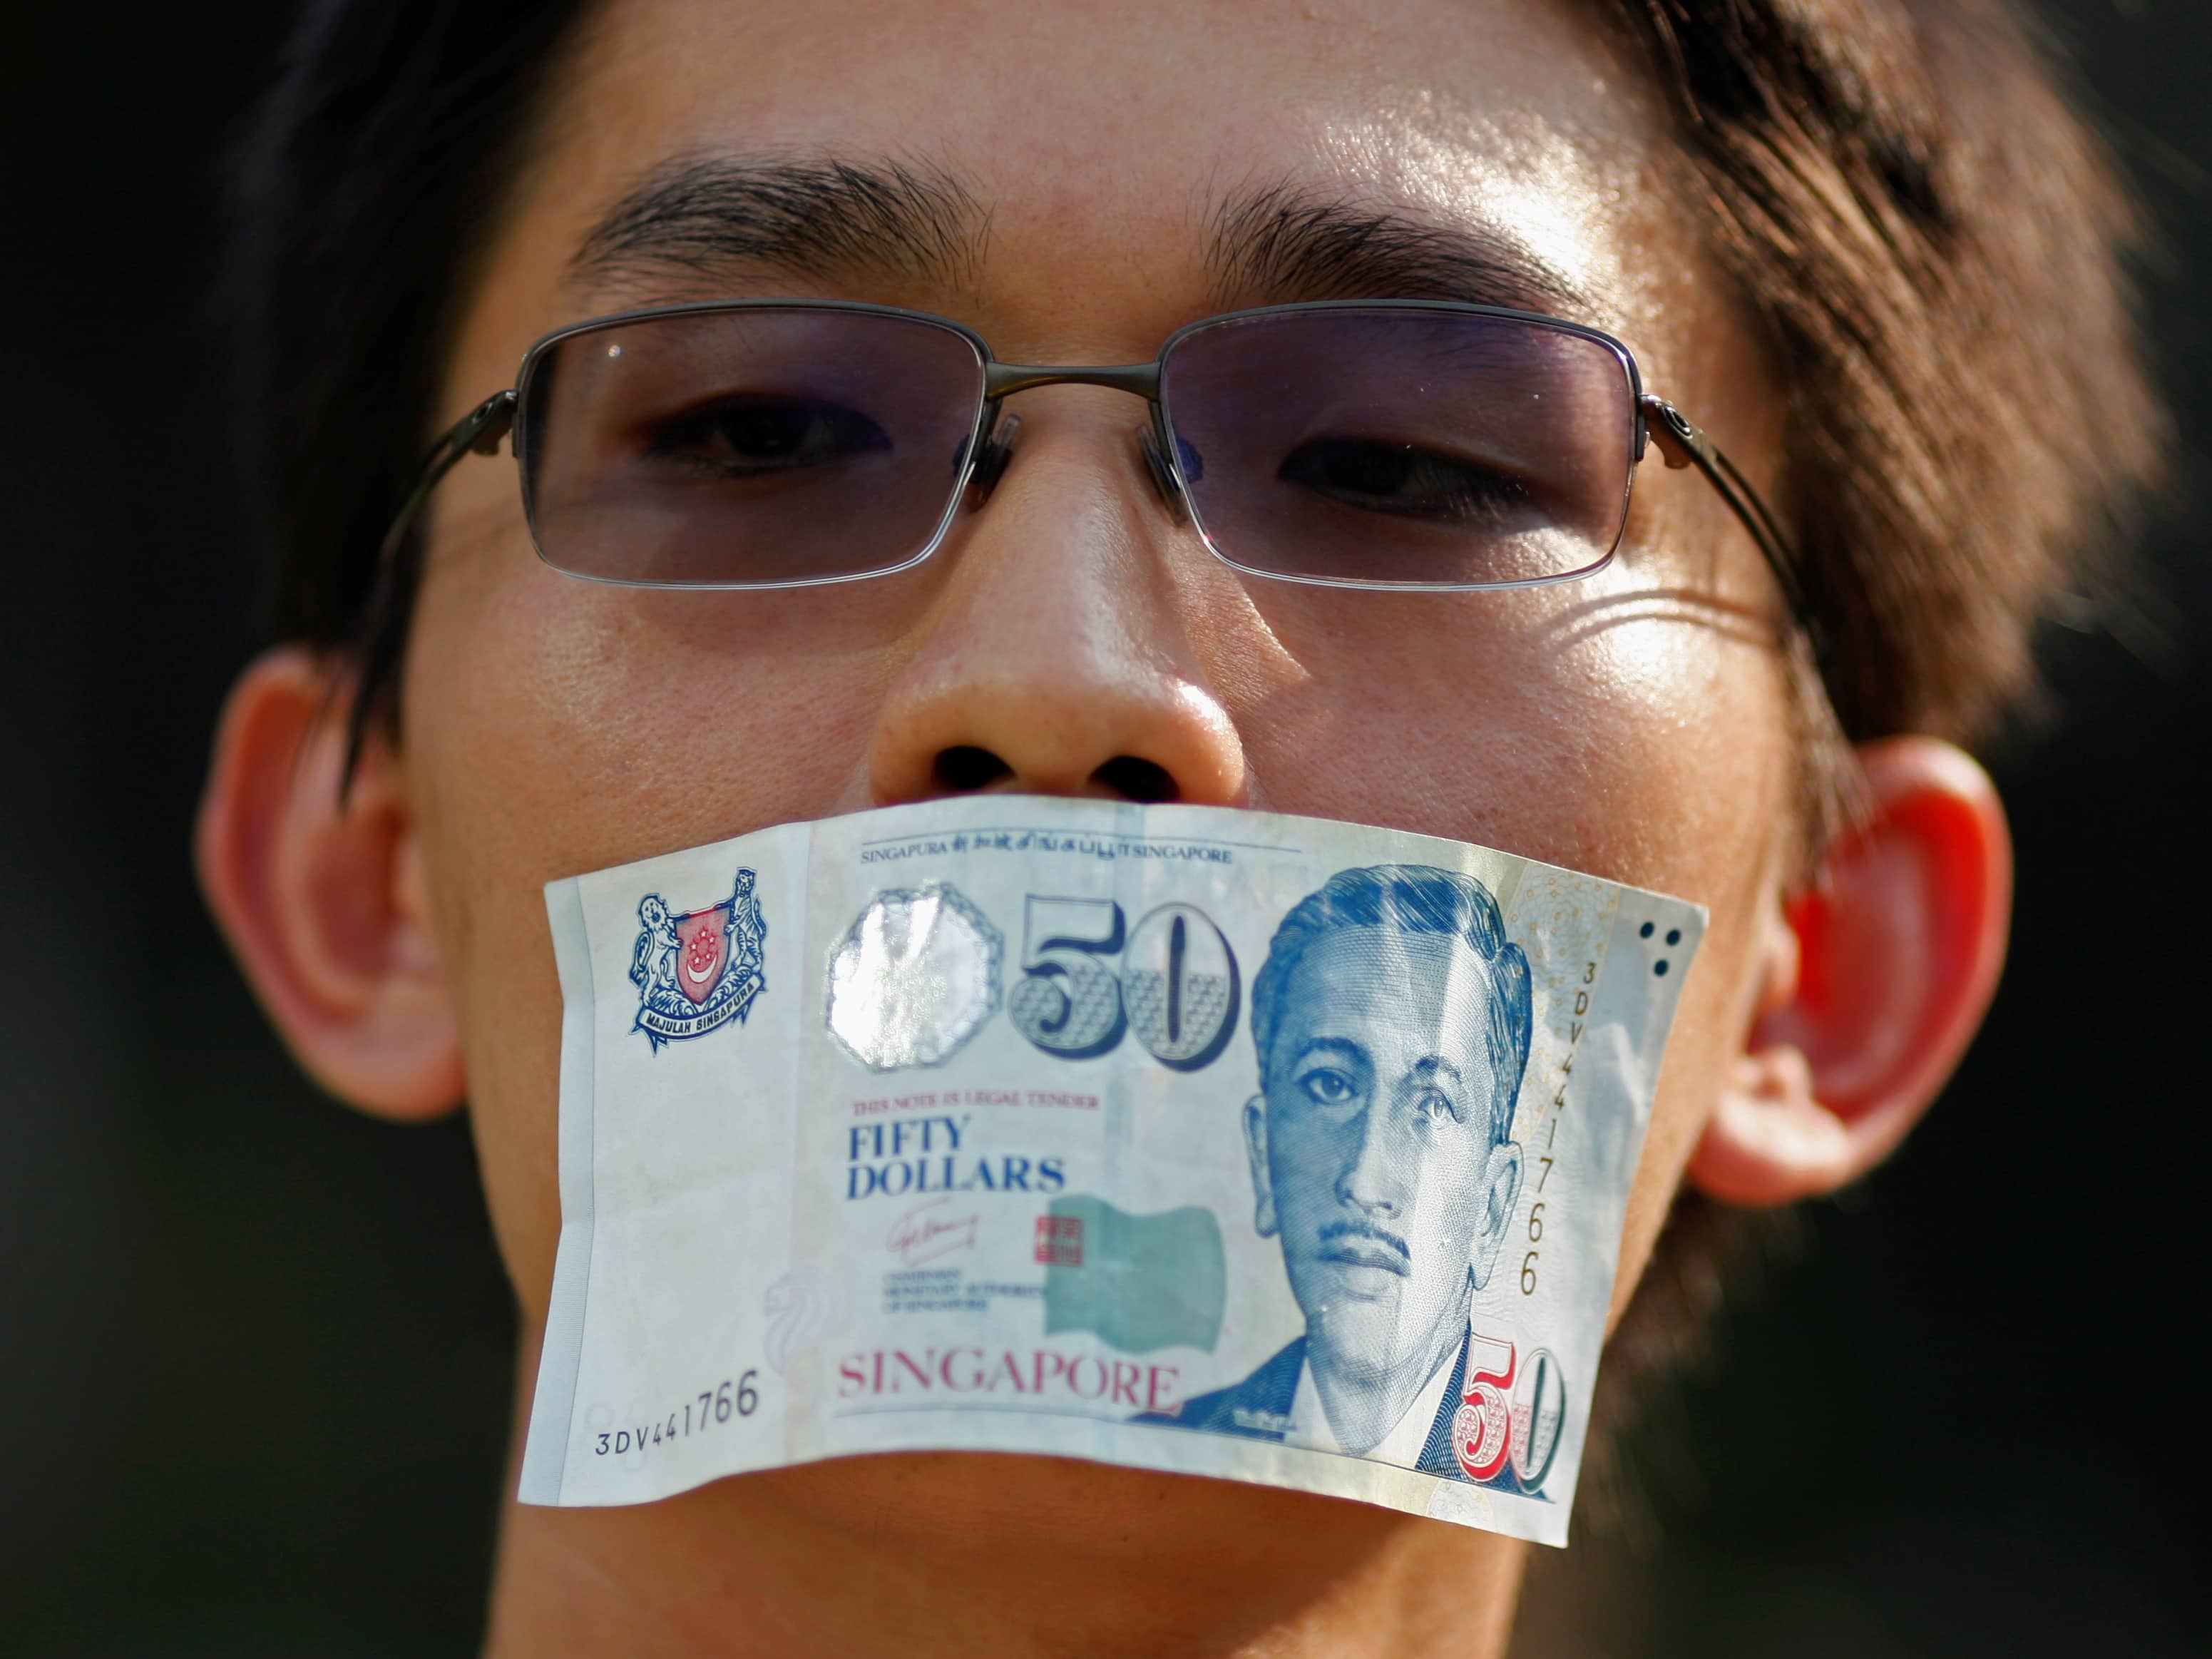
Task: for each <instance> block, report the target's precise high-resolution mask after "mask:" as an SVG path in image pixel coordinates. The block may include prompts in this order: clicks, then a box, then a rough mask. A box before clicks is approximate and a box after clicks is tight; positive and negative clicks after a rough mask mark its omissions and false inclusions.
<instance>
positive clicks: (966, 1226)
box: [884, 1198, 983, 1267]
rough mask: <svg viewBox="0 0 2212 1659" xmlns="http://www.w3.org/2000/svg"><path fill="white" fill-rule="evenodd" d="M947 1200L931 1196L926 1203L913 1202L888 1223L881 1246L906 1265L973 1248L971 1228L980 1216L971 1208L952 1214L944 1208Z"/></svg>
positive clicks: (947, 1202)
mask: <svg viewBox="0 0 2212 1659" xmlns="http://www.w3.org/2000/svg"><path fill="white" fill-rule="evenodd" d="M951 1202H952V1200H951V1199H950V1198H933V1199H932V1200H929V1202H928V1203H927V1204H917V1205H915V1206H914V1208H912V1209H911V1210H908V1212H906V1213H905V1214H904V1215H902V1216H901V1217H900V1218H898V1219H897V1220H896V1221H894V1222H892V1223H891V1226H890V1232H889V1233H888V1234H886V1235H885V1236H884V1249H888V1250H890V1252H891V1253H892V1254H893V1255H896V1256H897V1257H898V1259H899V1262H900V1265H901V1266H902V1267H920V1266H921V1264H922V1263H923V1262H925V1261H939V1260H941V1259H942V1258H943V1257H945V1256H948V1255H951V1254H952V1253H953V1252H954V1251H955V1250H972V1249H975V1230H976V1229H977V1228H978V1227H979V1226H981V1225H982V1220H983V1218H982V1216H981V1214H980V1213H979V1212H976V1211H974V1210H969V1211H968V1212H965V1213H963V1214H953V1213H951V1212H949V1211H948V1210H947V1208H946V1206H948V1205H950V1204H951Z"/></svg>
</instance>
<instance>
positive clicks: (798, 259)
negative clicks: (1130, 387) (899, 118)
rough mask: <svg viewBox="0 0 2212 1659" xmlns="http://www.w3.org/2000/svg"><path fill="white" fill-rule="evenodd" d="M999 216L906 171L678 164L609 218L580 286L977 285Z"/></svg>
mask: <svg viewBox="0 0 2212 1659" xmlns="http://www.w3.org/2000/svg"><path fill="white" fill-rule="evenodd" d="M989 231H990V214H989V213H988V211H987V210H986V209H985V208H984V207H983V205H982V204H981V202H980V201H979V200H978V199H977V198H976V196H975V192H974V191H972V190H970V189H969V186H968V185H966V184H965V183H964V182H963V180H962V179H960V178H959V177H958V176H957V174H955V173H951V172H950V171H949V170H946V169H944V168H940V167H929V166H925V165H921V164H918V163H911V162H905V161H884V162H881V163H876V164H867V165H864V164H860V163H856V162H853V161H841V160H838V159H836V158H834V157H832V158H825V159H820V160H797V159H792V158H776V157H748V156H739V155H696V154H695V155H682V156H678V157H676V158H674V159H672V160H671V161H666V162H664V163H662V164H661V165H660V166H659V167H655V168H654V169H653V171H652V172H650V173H647V174H646V175H645V177H644V178H643V179H641V180H640V181H639V183H638V184H637V185H635V186H634V187H633V188H631V189H630V190H629V191H628V192H627V193H626V194H625V195H623V197H622V199H621V200H619V201H617V203H616V204H614V206H613V207H611V209H609V210H607V212H606V213H605V215H604V216H602V217H601V218H600V219H599V222H598V223H597V224H596V225H594V226H593V227H592V229H591V231H590V233H589V234H587V235H586V236H585V238H584V240H583V241H582V243H581V244H580V246H578V248H577V250H576V252H575V255H574V258H571V259H570V260H569V262H568V271H569V275H570V276H571V277H572V278H576V279H579V280H582V281H586V282H600V283H619V282H620V281H622V280H623V279H624V278H629V277H653V276H671V275H674V276H712V275H714V274H716V273H719V272H721V271H723V270H726V269H727V268H728V267H729V266H731V265H733V264H747V265H757V266H763V267H767V268H770V269H775V270H786V271H789V272H792V273H793V274H795V275H800V276H814V277H826V276H847V275H874V276H895V277H913V278H920V279H921V280H924V281H927V282H930V283H936V284H938V285H939V286H941V287H945V288H951V289H958V288H963V287H967V286H969V285H971V284H972V283H974V281H975V276H976V273H977V271H978V270H979V269H980V267H981V262H982V256H983V248H984V245H985V242H986V240H987V238H988V235H989Z"/></svg>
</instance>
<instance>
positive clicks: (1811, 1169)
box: [1689, 738, 2012, 1205]
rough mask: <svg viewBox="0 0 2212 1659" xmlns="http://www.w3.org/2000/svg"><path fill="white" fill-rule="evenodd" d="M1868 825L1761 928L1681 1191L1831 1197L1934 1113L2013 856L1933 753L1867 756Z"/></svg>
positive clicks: (1914, 741)
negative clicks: (1717, 1092) (1740, 1043)
mask: <svg viewBox="0 0 2212 1659" xmlns="http://www.w3.org/2000/svg"><path fill="white" fill-rule="evenodd" d="M1859 758H1860V763H1861V767H1862V771H1863V776H1864V779H1865V782H1866V788H1867V793H1868V797H1869V812H1868V815H1867V819H1866V822H1865V823H1863V825H1862V826H1861V827H1860V829H1857V831H1856V832H1855V833H1853V834H1852V835H1850V836H1847V837H1845V838H1844V839H1843V840H1842V841H1841V842H1838V845H1837V846H1836V847H1835V848H1833V849H1832V851H1831V852H1830V854H1828V856H1827V857H1826V859H1825V860H1823V863H1822V867H1821V873H1820V882H1819V884H1817V886H1816V888H1815V890H1814V892H1813V893H1811V894H1809V895H1808V896H1805V897H1803V898H1802V899H1800V900H1799V901H1798V902H1796V904H1795V905H1793V906H1792V907H1790V909H1789V911H1788V912H1787V914H1786V915H1777V916H1776V917H1775V918H1774V920H1773V921H1772V922H1771V928H1772V929H1773V933H1774V936H1773V938H1772V939H1771V940H1770V949H1769V965H1768V969H1767V985H1766V994H1765V998H1764V1000H1763V1001H1762V1006H1761V1012H1760V1018H1759V1021H1758V1023H1757V1024H1756V1026H1755V1027H1754V1029H1753V1031H1752V1033H1751V1036H1750V1039H1749V1041H1748V1042H1747V1045H1746V1051H1745V1052H1744V1053H1743V1054H1741V1055H1739V1056H1738V1057H1737V1059H1736V1060H1735V1071H1734V1074H1733V1076H1732V1077H1731V1078H1730V1079H1729V1084H1728V1085H1727V1086H1726V1087H1725V1088H1724V1089H1723V1091H1722V1096H1721V1098H1720V1101H1719V1103H1717V1106H1716V1108H1715V1109H1714V1112H1713V1115H1712V1117H1711V1120H1710V1121H1708V1122H1707V1124H1706V1126H1705V1133H1704V1136H1703V1138H1702V1139H1701V1140H1700V1141H1699V1146H1698V1149H1697V1151H1696V1152H1695V1153H1694V1154H1693V1155H1692V1158H1691V1160H1690V1165H1689V1177H1690V1179H1691V1180H1692V1182H1695V1183H1696V1184H1697V1185H1698V1186H1699V1188H1701V1189H1703V1190H1704V1191H1705V1192H1706V1193H1707V1194H1711V1196H1713V1197H1715V1198H1718V1199H1721V1200H1723V1201H1725V1202H1729V1203H1735V1204H1746V1205H1772V1204H1785V1203H1789V1202H1791V1201H1793V1200H1796V1199H1800V1198H1806V1197H1810V1196H1813V1195H1815V1194H1821V1193H1826V1192H1832V1191H1833V1190H1835V1189H1836V1188H1838V1187H1841V1186H1843V1185H1844V1184H1845V1183H1847V1182H1850V1181H1853V1180H1856V1179H1857V1177H1858V1176H1862V1175H1863V1174H1865V1173H1866V1172H1867V1171H1868V1170H1871V1169H1872V1168H1874V1167H1875V1165H1876V1164H1880V1163H1881V1161H1882V1159H1884V1158H1887V1157H1888V1156H1889V1154H1890V1153H1891V1152H1893V1150H1895V1148H1896V1146H1897V1145H1898V1143H1899V1142H1900V1141H1901V1140H1903V1139H1905V1135H1906V1133H1908V1132H1910V1130H1911V1128H1912V1127H1913V1125H1914V1124H1916V1123H1917V1122H1918V1121H1919V1120H1920V1117H1921V1115H1923V1113H1924V1112H1926V1110H1927V1109H1928V1108H1929V1106H1930V1105H1932V1104H1933V1103H1934V1102H1935V1100H1936V1095H1937V1094H1938V1093H1939V1092H1940V1091H1941V1090H1942V1086H1943V1085H1944V1083H1945V1082H1946V1081H1947V1080H1948V1079H1949V1077H1950V1075H1951V1073H1952V1070H1953V1069H1954V1067H1955V1066H1957V1065H1958V1063H1959V1060H1960V1056H1961V1055H1962V1054H1965V1052H1966V1045H1967V1043H1968V1042H1971V1041H1972V1038H1973V1035H1974V1032H1975V1030H1977V1029H1978V1027H1979V1025H1980V1024H1981V1021H1982V1016H1983V1014H1984V1012H1986V1010H1987V1009H1988V1007H1989V1003H1990V997H1991V996H1992V995H1993V994H1995V992H1996V981H1997V975H1998V972H1999V970H2000V969H2002V966H2003V964H2004V954H2005V944H2006V938H2007V933H2008V927H2009V924H2010V919H2011V914H2012V842H2011V836H2010V832H2009V831H2008V829H2007V827H2006V824H2005V817H2004V809H2003V807H2002V805H2000V804H1999V802H1998V800H1997V798H1996V790H1995V789H1994V788H1993V787H1991V785H1990V781H1989V777H1988V775H1986V774H1985V773H1984V772H1983V770H1982V769H1981V768H1980V767H1979V766H1978V765H1976V764H1975V763H1974V762H1973V761H1972V759H1970V758H1969V757H1967V756H1966V755H1965V754H1963V753H1961V752H1960V750H1957V749H1955V748H1954V747H1952V746H1951V745H1950V744H1946V743H1941V742H1938V741H1936V739H1934V738H1888V739H1885V740H1883V741H1881V742H1880V743H1875V744H1867V745H1864V746H1863V748H1862V749H1861V750H1860V757H1859Z"/></svg>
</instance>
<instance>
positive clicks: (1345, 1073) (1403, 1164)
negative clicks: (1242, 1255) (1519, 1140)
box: [1244, 927, 1521, 1451]
mask: <svg viewBox="0 0 2212 1659" xmlns="http://www.w3.org/2000/svg"><path fill="white" fill-rule="evenodd" d="M1489 995H1490V976H1489V974H1488V971H1487V970H1486V968H1485V967H1484V965H1483V963H1482V962H1481V960H1480V958H1479V957H1476V956H1475V954H1474V951H1470V950H1468V948H1467V947H1466V946H1465V945H1461V944H1459V943H1457V942H1455V940H1453V939H1449V938H1447V937H1445V936H1443V935H1441V934H1435V933H1430V934H1407V933H1399V932H1397V931H1395V929H1394V930H1388V931H1386V930H1383V929H1378V928H1368V927H1362V928H1347V929H1346V930H1344V931H1342V932H1340V933H1332V934H1330V935H1328V936H1327V937H1325V938H1323V939H1320V940H1318V941H1316V943H1315V944H1313V945H1310V946H1309V947H1308V949H1307V951H1306V953H1305V954H1304V957H1301V958H1300V959H1299V962H1298V965H1297V969H1296V970H1295V971H1294V972H1293V973H1292V974H1291V979H1290V982H1289V983H1288V985H1286V986H1285V987H1284V992H1283V1011H1284V1012H1283V1016H1282V1019H1281V1024H1279V1025H1278V1027H1277V1028H1276V1030H1275V1036H1274V1041H1273V1045H1272V1047H1273V1054H1272V1056H1271V1057H1270V1060H1269V1063H1268V1067H1267V1092H1266V1097H1265V1099H1264V1102H1261V1101H1255V1102H1254V1103H1252V1104H1251V1105H1250V1106H1249V1107H1247V1108H1246V1109H1245V1116H1244V1126H1245V1134H1246V1137H1247V1139H1249V1141H1250V1143H1251V1152H1252V1182H1253V1186H1254V1188H1255V1190H1256V1192H1257V1194H1258V1200H1259V1205H1258V1207H1259V1222H1260V1231H1261V1232H1263V1233H1267V1232H1279V1233H1280V1235H1281V1237H1282V1242H1283V1265H1284V1267H1285V1268H1286V1269H1287V1270H1288V1272H1289V1273H1290V1279H1291V1294H1292V1295H1294V1296H1295V1297H1297V1304H1298V1307H1299V1309H1300V1310H1301V1311H1302V1312H1304V1315H1305V1316H1306V1338H1307V1343H1308V1346H1307V1353H1308V1356H1309V1363H1310V1364H1311V1365H1312V1367H1313V1373H1314V1383H1315V1387H1316V1389H1319V1391H1320V1393H1321V1398H1322V1406H1323V1407H1324V1408H1325V1409H1326V1410H1327V1412H1328V1420H1329V1426H1330V1428H1331V1429H1332V1430H1333V1431H1334V1433H1335V1435H1336V1438H1337V1443H1338V1444H1340V1446H1343V1447H1344V1448H1345V1449H1346V1450H1350V1451H1364V1450H1366V1449H1368V1448H1369V1447H1371V1446H1373V1445H1374V1444H1375V1443H1376V1442H1377V1441H1379V1440H1381V1439H1382V1438H1383V1436H1384V1435H1386V1434H1388V1433H1389V1431H1390V1429H1391V1427H1392V1425H1395V1423H1396V1422H1397V1421H1398V1419H1399V1418H1401V1416H1403V1415H1404V1414H1405V1412H1406V1410H1407V1407H1408V1406H1409V1405H1410V1404H1411V1403H1412V1401H1413V1397H1414V1396H1415V1395H1418V1394H1419V1392H1420V1390H1421V1388H1422V1386H1423V1385H1424V1384H1425V1383H1427V1381H1428V1379H1429V1376H1430V1375H1431V1373H1432V1372H1433V1371H1434V1370H1436V1368H1437V1366H1438V1365H1439V1364H1444V1363H1446V1362H1447V1361H1448V1360H1449V1358H1450V1356H1451V1354H1452V1353H1453V1352H1455V1350H1456V1349H1457V1348H1458V1346H1459V1345H1460V1342H1461V1340H1462V1339H1463V1338H1464V1337H1465V1336H1466V1334H1467V1291H1468V1283H1469V1279H1470V1275H1472V1278H1473V1282H1474V1285H1476V1286H1477V1287H1478V1288H1480V1285H1482V1284H1483V1283H1484V1282H1485V1281H1486V1279H1488V1277H1489V1273H1490V1267H1491V1263H1492V1261H1495V1260H1496V1258H1497V1255H1498V1244H1499V1243H1500V1242H1501V1240H1502V1239H1503V1237H1504V1228H1505V1226H1506V1225H1507V1223H1508V1222H1509V1221H1510V1219H1511V1218H1512V1214H1513V1200H1514V1197H1515V1195H1516V1194H1517V1193H1518V1192H1519V1190H1520V1184H1521V1181H1520V1177H1521V1155H1520V1149H1519V1148H1518V1147H1516V1146H1513V1145H1512V1144H1511V1143H1510V1142H1508V1143H1507V1144H1505V1145H1504V1146H1499V1145H1498V1143H1497V1141H1496V1139H1495V1137H1494V1135H1493V1132H1492V1115H1493V1113H1494V1111H1495V1109H1496V1097H1497V1093H1498V1088H1497V1081H1496V1079H1495V1078H1494V1077H1493V1076H1492V1072H1491V1066H1490V1060H1489V1058H1488V1055H1487V1054H1486V1045H1485V1042H1484V1028H1485V1023H1486V1004H1487V1000H1488V998H1489Z"/></svg>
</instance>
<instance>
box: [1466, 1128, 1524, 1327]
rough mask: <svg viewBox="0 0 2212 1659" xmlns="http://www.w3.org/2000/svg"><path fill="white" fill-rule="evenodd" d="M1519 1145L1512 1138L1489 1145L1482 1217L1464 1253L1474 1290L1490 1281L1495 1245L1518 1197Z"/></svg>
mask: <svg viewBox="0 0 2212 1659" xmlns="http://www.w3.org/2000/svg"><path fill="white" fill-rule="evenodd" d="M1521 1170H1522V1163H1521V1148H1520V1147H1519V1146H1516V1144H1515V1143H1514V1142H1512V1141H1510V1140H1509V1141H1507V1142H1506V1143H1505V1144H1504V1146H1493V1147H1492V1148H1491V1149H1490V1163H1489V1165H1488V1167H1487V1168H1486V1169H1485V1170H1483V1173H1482V1220H1481V1222H1480V1224H1479V1225H1477V1226H1476V1228H1475V1231H1474V1239H1473V1240H1472V1241H1471V1243H1469V1245H1468V1253H1467V1269H1468V1274H1469V1276H1470V1277H1471V1278H1473V1279H1474V1288H1475V1289H1476V1290H1478V1291H1479V1290H1480V1289H1481V1288H1482V1287H1483V1286H1484V1285H1487V1284H1488V1283H1490V1270H1491V1268H1492V1267H1495V1266H1496V1265H1497V1264H1498V1246H1499V1245H1501V1244H1503V1243H1504V1242H1505V1235H1506V1234H1507V1232H1509V1231H1510V1230H1511V1229H1512V1226H1513V1206H1515V1205H1516V1203H1518V1202H1519V1200H1520V1198H1521Z"/></svg>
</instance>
